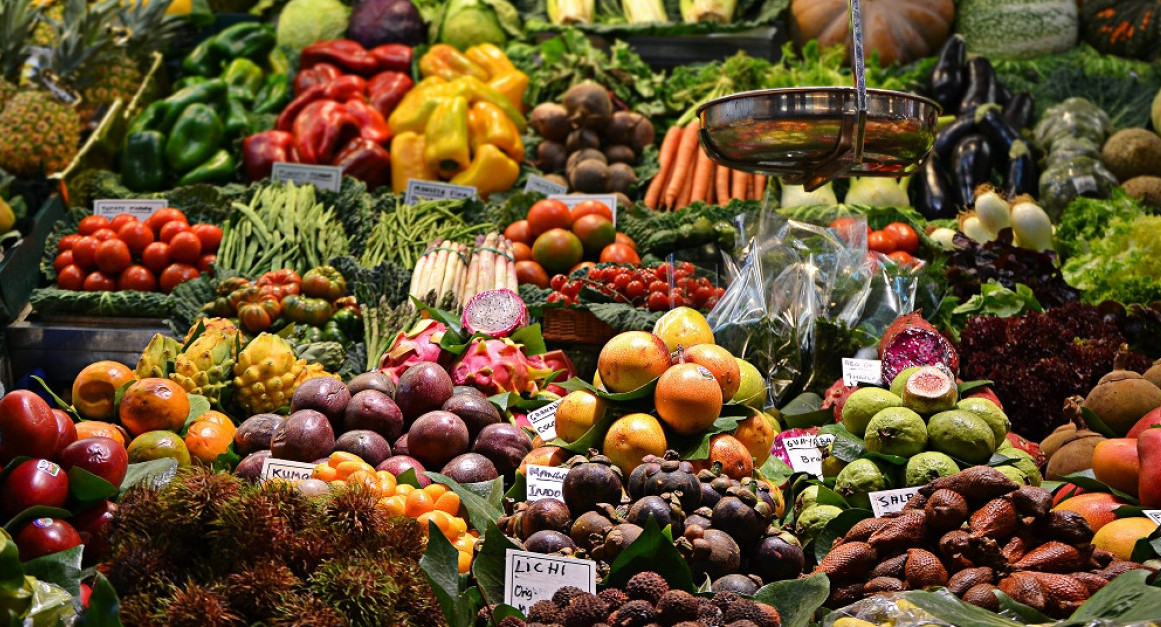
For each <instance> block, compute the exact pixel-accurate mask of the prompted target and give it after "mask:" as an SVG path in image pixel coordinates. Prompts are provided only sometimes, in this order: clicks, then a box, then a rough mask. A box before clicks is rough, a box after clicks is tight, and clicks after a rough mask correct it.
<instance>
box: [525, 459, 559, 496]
mask: <svg viewBox="0 0 1161 627" xmlns="http://www.w3.org/2000/svg"><path fill="white" fill-rule="evenodd" d="M567 474H568V468H557V467H555V466H537V465H535V464H529V465H528V483H527V499H526V500H527V501H529V502H531V501H535V500H536V499H556V500H558V501H561V502H563V501H564V495H563V494H562V493H561V486H562V485H564V476H565V475H567Z"/></svg>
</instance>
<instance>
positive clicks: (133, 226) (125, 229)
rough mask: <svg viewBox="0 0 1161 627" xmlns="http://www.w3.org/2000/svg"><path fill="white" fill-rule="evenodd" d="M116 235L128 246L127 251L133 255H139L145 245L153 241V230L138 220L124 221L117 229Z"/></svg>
mask: <svg viewBox="0 0 1161 627" xmlns="http://www.w3.org/2000/svg"><path fill="white" fill-rule="evenodd" d="M117 237H120V238H121V239H122V240H123V241H124V242H125V244H127V245H128V246H129V252H131V253H133V254H134V255H140V254H141V252H142V251H143V250H145V247H146V246H148V245H150V244H152V243H153V231H150V230H149V227H147V226H145V225H144V224H142V223H140V222H127V223H125V224H124V225H122V226H121V228H120V230H118V231H117Z"/></svg>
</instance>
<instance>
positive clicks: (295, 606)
mask: <svg viewBox="0 0 1161 627" xmlns="http://www.w3.org/2000/svg"><path fill="white" fill-rule="evenodd" d="M285 599H286V602H285V603H284V604H282V605H280V606H279V607H278V610H277V612H276V614H275V616H274V618H273V619H272V620H270V621H269V624H270V627H347V625H348V623H347V619H345V618H343V615H342V614H340V613H339V612H338V610H336V609H335V608H333V607H331V606H329V605H327V604H326V603H323V602H322V601H320V600H319V599H317V598H316V597H314V596H312V595H310V594H302V593H299V592H292V591H288V593H287V595H286V597H285Z"/></svg>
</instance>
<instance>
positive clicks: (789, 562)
mask: <svg viewBox="0 0 1161 627" xmlns="http://www.w3.org/2000/svg"><path fill="white" fill-rule="evenodd" d="M805 564H806V556H805V555H803V553H802V547H801V546H799V545H798V544H797V543H792V542H789V541H787V539H786V538H784V537H782V536H781V535H769V536H766V537H765V538H762V539H761V540H760V541H759V542H758V545H757V547H755V550H754V558H753V559H751V560H750V568H751V570H753V571H754V574H756V575H758V576H759V577H761V578H762V581H765V582H767V583H769V582H771V581H782V580H784V579H796V578H797V577H798V576H799V575H801V574H802V568H803V566H804V565H805Z"/></svg>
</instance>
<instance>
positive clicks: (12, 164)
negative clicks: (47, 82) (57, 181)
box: [0, 89, 81, 178]
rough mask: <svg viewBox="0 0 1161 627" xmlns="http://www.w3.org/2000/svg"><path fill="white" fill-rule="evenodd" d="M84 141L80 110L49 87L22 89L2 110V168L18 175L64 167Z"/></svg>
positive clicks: (0, 128) (0, 112) (50, 172)
mask: <svg viewBox="0 0 1161 627" xmlns="http://www.w3.org/2000/svg"><path fill="white" fill-rule="evenodd" d="M80 143H81V120H80V118H79V117H78V116H77V112H76V110H75V109H73V107H72V106H71V105H68V104H65V103H64V102H61V101H60V100H59V99H58V98H57V97H56V96H55V95H53V94H52V93H50V92H49V91H48V90H46V89H26V90H23V91H19V92H17V93H16V95H15V96H13V97H12V99H11V100H9V101H8V105H7V106H5V107H4V110H3V111H0V168H2V169H4V170H7V171H8V172H10V173H12V174H15V175H16V176H20V177H24V178H31V177H35V176H38V175H41V174H52V173H55V172H60V171H62V170H64V169H65V167H66V166H68V164H69V163H70V162H71V161H72V160H73V158H74V157H76V155H77V151H78V150H79V149H80Z"/></svg>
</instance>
